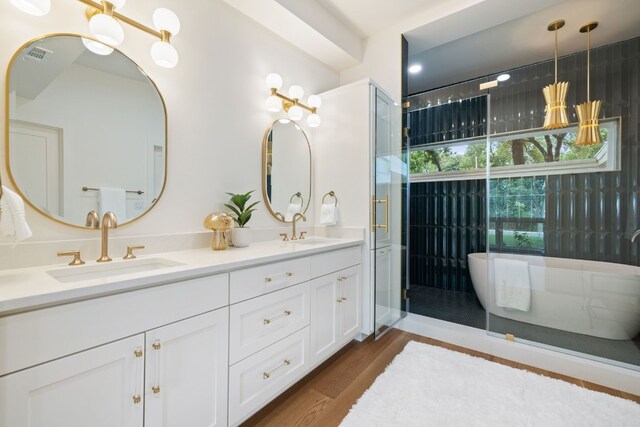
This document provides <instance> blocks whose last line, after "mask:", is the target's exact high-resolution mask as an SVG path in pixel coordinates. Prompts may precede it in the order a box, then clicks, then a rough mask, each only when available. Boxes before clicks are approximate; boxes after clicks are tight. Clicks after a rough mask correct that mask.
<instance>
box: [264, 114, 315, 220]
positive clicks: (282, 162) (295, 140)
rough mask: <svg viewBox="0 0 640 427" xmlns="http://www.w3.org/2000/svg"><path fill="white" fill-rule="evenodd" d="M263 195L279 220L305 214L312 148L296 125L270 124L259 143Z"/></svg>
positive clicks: (283, 122)
mask: <svg viewBox="0 0 640 427" xmlns="http://www.w3.org/2000/svg"><path fill="white" fill-rule="evenodd" d="M262 196H263V198H264V202H265V205H266V206H267V209H268V210H269V212H270V213H271V215H273V217H274V218H276V219H277V220H279V221H282V222H291V221H292V220H293V215H295V214H296V213H298V212H299V213H302V214H304V213H306V212H307V208H308V207H309V201H310V199H311V146H310V145H309V139H308V138H307V135H306V134H305V133H304V131H303V130H302V128H301V127H300V126H298V124H297V123H296V122H294V121H292V120H289V119H280V120H276V121H275V122H273V124H272V125H271V126H270V127H269V128H268V129H267V131H266V132H265V134H264V138H263V140H262Z"/></svg>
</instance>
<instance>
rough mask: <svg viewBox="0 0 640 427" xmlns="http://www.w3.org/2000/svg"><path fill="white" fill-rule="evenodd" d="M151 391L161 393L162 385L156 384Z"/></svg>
mask: <svg viewBox="0 0 640 427" xmlns="http://www.w3.org/2000/svg"><path fill="white" fill-rule="evenodd" d="M151 391H153V394H158V393H160V386H159V385H154V386H153V387H151Z"/></svg>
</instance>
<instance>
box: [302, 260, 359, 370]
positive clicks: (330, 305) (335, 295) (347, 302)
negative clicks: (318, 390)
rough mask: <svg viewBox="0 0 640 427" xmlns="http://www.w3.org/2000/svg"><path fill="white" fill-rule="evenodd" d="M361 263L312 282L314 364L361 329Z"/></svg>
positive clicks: (311, 351)
mask: <svg viewBox="0 0 640 427" xmlns="http://www.w3.org/2000/svg"><path fill="white" fill-rule="evenodd" d="M361 289H362V287H361V284H360V266H359V265H358V266H354V267H350V268H347V269H344V270H341V271H338V272H337V273H332V274H328V275H326V276H322V277H318V278H316V279H313V280H312V281H311V301H312V304H311V341H310V355H311V365H312V366H316V365H318V364H320V363H321V362H322V361H324V360H325V359H326V358H327V357H329V356H330V355H332V354H333V353H335V352H336V351H337V350H338V349H339V348H341V347H342V346H343V345H345V344H346V343H348V342H349V341H351V340H352V339H353V338H354V337H355V336H356V335H357V334H358V332H360V310H361V308H360V307H361V304H360V292H361V291H360V290H361Z"/></svg>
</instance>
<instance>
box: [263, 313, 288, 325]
mask: <svg viewBox="0 0 640 427" xmlns="http://www.w3.org/2000/svg"><path fill="white" fill-rule="evenodd" d="M292 313H293V311H291V310H285V311H283V312H282V314H278V315H277V316H275V317H272V318H271V319H264V320H263V321H262V323H264V324H265V325H268V324H269V323H271V322H273V321H274V320H278V319H279V318H281V317H284V316H291V314H292Z"/></svg>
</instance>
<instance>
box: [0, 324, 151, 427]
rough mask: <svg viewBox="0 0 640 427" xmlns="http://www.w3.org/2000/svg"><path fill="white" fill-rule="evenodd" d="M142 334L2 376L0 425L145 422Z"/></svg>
mask: <svg viewBox="0 0 640 427" xmlns="http://www.w3.org/2000/svg"><path fill="white" fill-rule="evenodd" d="M143 349H144V335H143V334H140V335H136V336H133V337H130V338H127V339H123V340H120V341H116V342H113V343H110V344H106V345H103V346H100V347H96V348H93V349H91V350H87V351H83V352H80V353H77V354H74V355H71V356H67V357H63V358H61V359H58V360H54V361H52V362H48V363H45V364H43V365H39V366H36V367H33V368H30V369H25V370H23V371H20V372H17V373H14V374H11V375H7V376H5V377H2V378H0V402H1V403H0V425H1V426H3V427H4V426H6V427H11V426H33V427H40V426H64V427H86V426H92V427H112V426H123V427H134V426H136V427H137V426H142V424H143V399H142V389H143V377H144V357H143Z"/></svg>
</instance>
